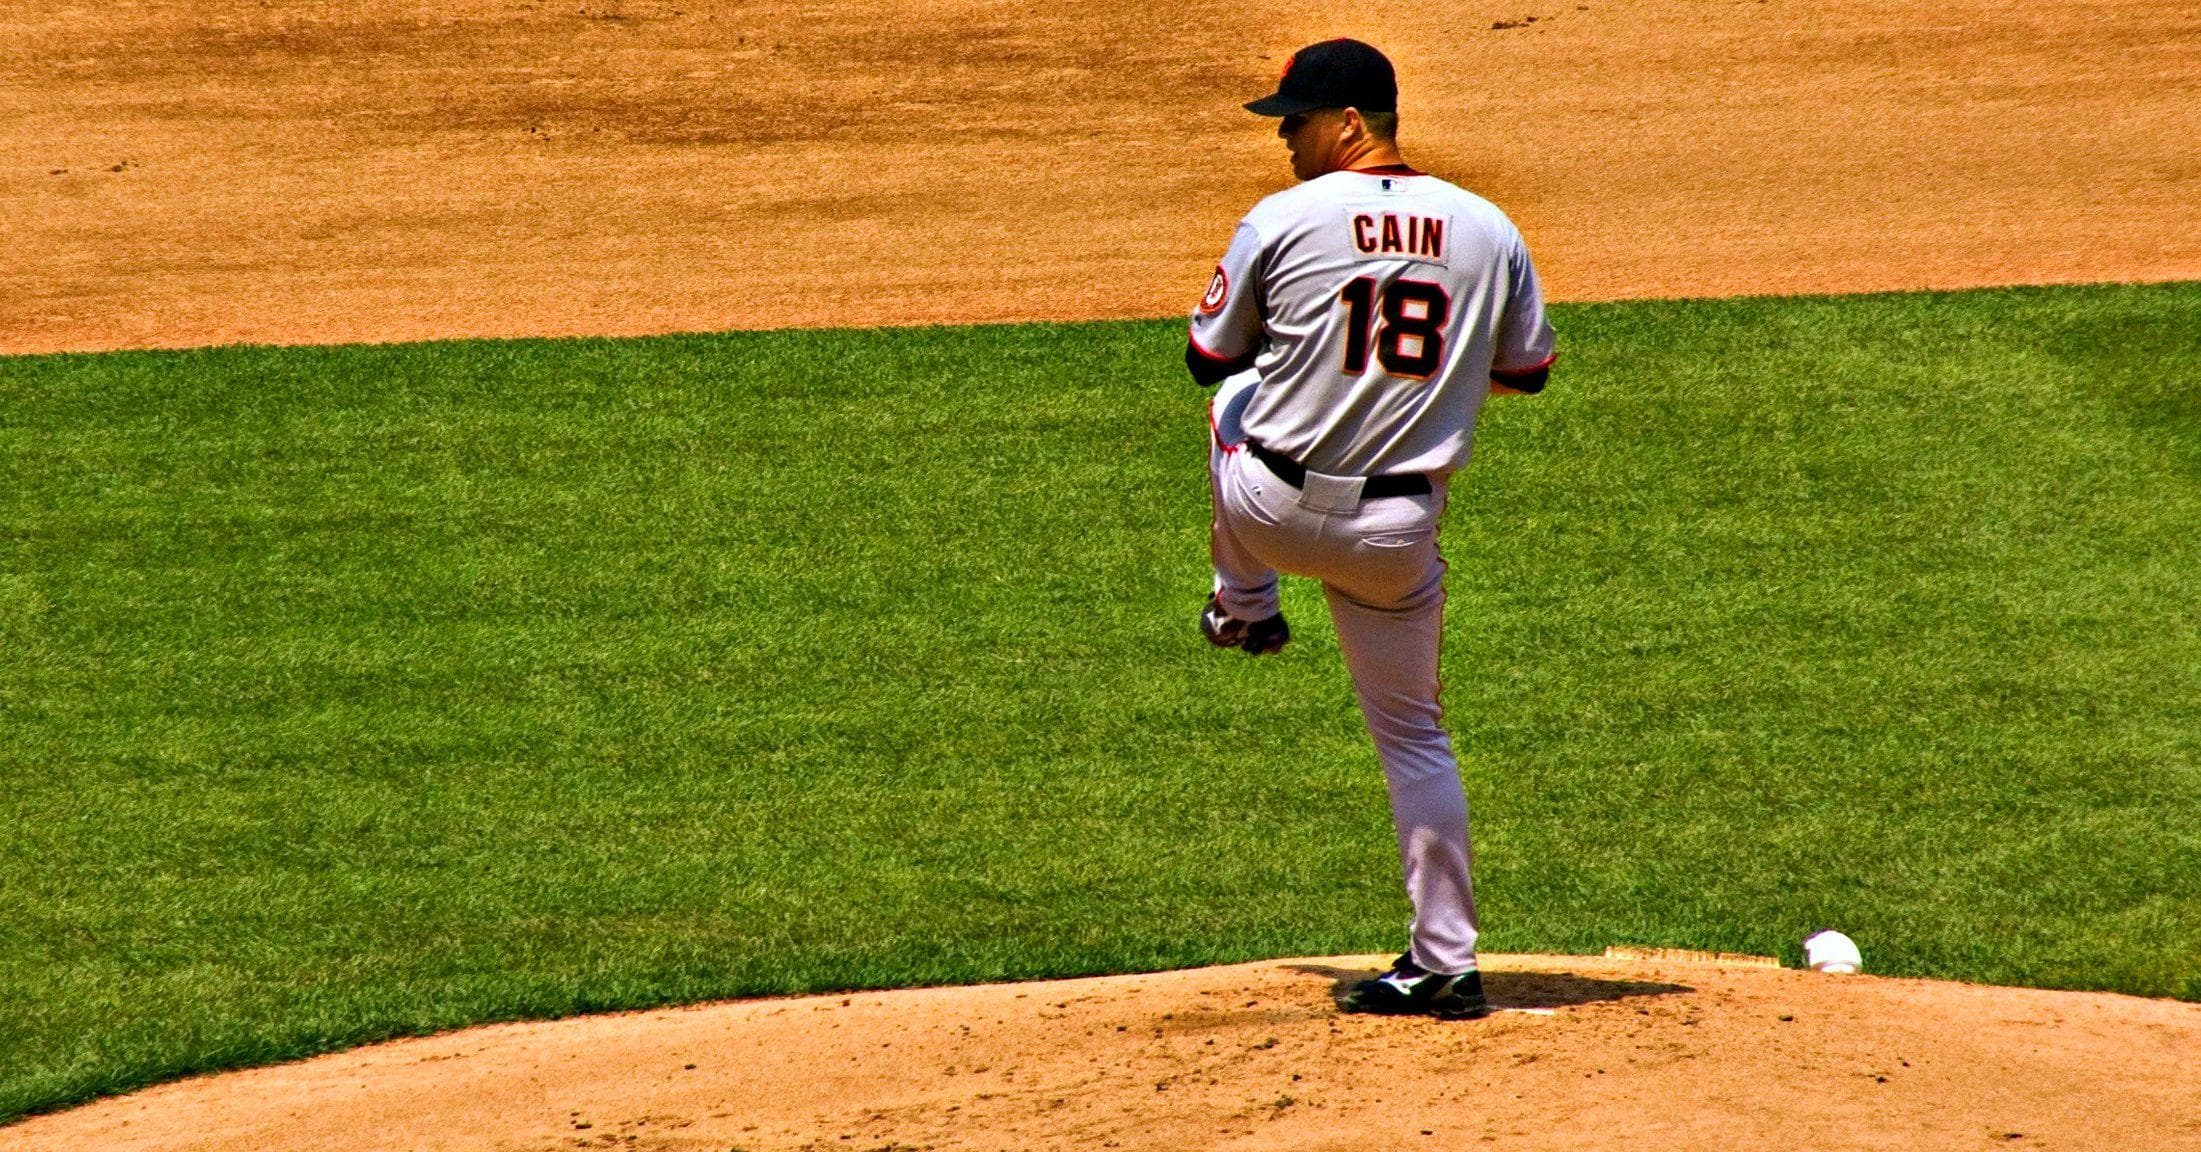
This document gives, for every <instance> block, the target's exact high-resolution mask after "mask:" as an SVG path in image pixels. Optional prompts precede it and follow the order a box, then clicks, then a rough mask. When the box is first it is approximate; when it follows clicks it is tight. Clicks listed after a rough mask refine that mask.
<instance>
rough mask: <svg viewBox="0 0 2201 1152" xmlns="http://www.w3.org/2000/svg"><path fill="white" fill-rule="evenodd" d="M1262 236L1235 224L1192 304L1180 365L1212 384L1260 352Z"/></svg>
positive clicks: (1240, 369)
mask: <svg viewBox="0 0 2201 1152" xmlns="http://www.w3.org/2000/svg"><path fill="white" fill-rule="evenodd" d="M1260 261H1261V237H1260V234H1259V233H1257V232H1255V231H1254V230H1253V226H1252V225H1250V224H1240V225H1239V226H1238V233H1237V235H1235V236H1232V237H1231V240H1230V249H1229V250H1228V251H1226V252H1224V253H1223V259H1222V261H1221V262H1220V263H1218V264H1217V265H1216V266H1215V275H1214V277H1213V278H1211V279H1210V280H1209V281H1208V289H1207V294H1206V295H1204V296H1202V297H1201V298H1200V305H1199V307H1197V308H1195V309H1193V310H1192V329H1191V331H1190V332H1189V333H1188V334H1187V335H1186V338H1185V368H1186V370H1188V371H1190V372H1191V373H1192V378H1193V379H1194V380H1197V381H1199V382H1200V384H1201V385H1203V386H1209V387H1212V386H1213V385H1216V384H1220V383H1222V382H1223V381H1224V380H1225V379H1227V378H1229V377H1231V376H1235V375H1237V374H1238V373H1240V372H1243V371H1245V370H1246V369H1248V368H1251V367H1253V361H1254V358H1255V357H1256V356H1259V355H1260V354H1261V342H1262V332H1261V285H1260V273H1259V266H1260Z"/></svg>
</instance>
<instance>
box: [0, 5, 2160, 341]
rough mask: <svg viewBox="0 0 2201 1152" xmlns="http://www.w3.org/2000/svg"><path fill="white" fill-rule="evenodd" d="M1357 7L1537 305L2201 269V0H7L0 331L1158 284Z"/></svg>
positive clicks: (501, 330)
mask: <svg viewBox="0 0 2201 1152" xmlns="http://www.w3.org/2000/svg"><path fill="white" fill-rule="evenodd" d="M1326 12H1327V13H1335V14H1325V13H1326ZM1340 34H1352V35H1359V36H1362V37H1364V38H1367V39H1370V40H1373V41H1374V42H1376V43H1378V44H1380V45H1383V46H1385V47H1386V48H1388V49H1389V50H1390V51H1391V52H1392V53H1393V54H1394V55H1395V56H1396V57H1397V59H1398V61H1399V65H1400V71H1401V78H1402V84H1403V87H1404V109H1405V128H1404V143H1405V145H1406V150H1407V155H1408V157H1409V158H1410V159H1412V160H1414V161H1415V162H1417V163H1419V164H1420V165H1422V166H1423V167H1425V168H1428V169H1430V170H1432V171H1434V172H1437V173H1440V174H1443V175H1446V176H1449V177H1452V178H1453V179H1455V180H1457V181H1459V182H1460V183H1463V184H1465V185H1466V186H1468V187H1470V188H1472V189H1475V190H1476V191H1479V192H1482V193H1484V194H1485V195H1487V196H1489V197H1490V198H1492V199H1493V200H1495V201H1496V202H1497V203H1498V204H1499V205H1501V206H1502V207H1504V208H1505V209H1507V210H1508V211H1509V212H1510V213H1512V214H1513V216H1514V217H1515V219H1516V220H1518V221H1519V222H1520V223H1521V225H1522V227H1523V230H1524V231H1525V232H1526V234H1527V235H1528V237H1529V241H1530V243H1531V245H1532V246H1533V248H1534V250H1535V251H1536V253H1537V258H1538V263H1539V265H1540V266H1541V268H1542V270H1543V272H1544V275H1545V278H1546V283H1547V292H1548V293H1549V294H1550V295H1551V296H1552V297H1554V298H1556V299H1561V300H1590V299H1605V298H1615V297H1643V296H1689V295H1731V294H1742V293H1796V292H1852V291H1864V290H1878V289H1905V288H1925V287H1941V288H1953V287H1971V286H1980V285H1991V284H2004V283H2047V282H2075V281H2102V280H2174V279H2192V278H2201V228H2196V227H2195V226H2194V221H2195V220H2196V219H2201V152H2197V151H2196V150H2195V148H2194V147H2193V141H2194V140H2196V139H2201V8H2197V7H2195V6H2194V5H2191V4H2181V3H2177V2H2175V0H2028V2H2024V3H2014V2H2011V0H1935V2H1932V3H1928V2H1924V0H1855V2H1850V3H1824V2H1822V3H1792V2H1787V0H1783V2H1780V3H1771V2H1768V0H1466V2H1452V0H1391V2H1388V3H1385V4H1381V5H1369V6H1364V8H1363V9H1360V10H1352V11H1349V12H1348V11H1346V10H1342V9H1327V10H1326V9H1323V8H1322V7H1320V6H1315V5H1305V4H1283V3H1276V2H1274V0H1254V2H1245V3H1240V2H1230V3H1224V2H1217V0H1180V2H1173V3H1168V4H1146V5H1138V4H1130V3H1124V2H1122V0H1099V2H1094V0H1083V2H1066V3H1052V4H1045V5H1039V4H1030V3H1022V2H1017V3H997V2H988V0H927V2H925V3H900V2H894V0H835V2H833V3H819V4H802V5H798V4H789V3H707V2H704V0H560V2H555V3H553V2H550V0H544V2H542V3H534V2H511V0H504V2H496V0H434V2H432V3H403V2H393V0H380V2H375V3H362V4H350V3H347V4H336V3H329V2H325V0H299V2H283V3H266V2H262V0H249V2H238V0H229V2H210V0H143V2H138V3H130V4H113V5H89V4H71V3H59V2H55V0H0V158H4V159H5V163H4V164H0V220H5V221H6V227H5V233H6V241H7V243H6V245H5V247H4V248H0V353H4V352H33V351H52V350H61V349H95V348H119V347H140V346H184V345H197V344H207V343H227V342H235V341H249V342H272V343H330V342H346V341H387V340H415V339H423V338H430V337H446V336H468V335H486V336H535V335H570V334H606V335H625V334H640V333H652V332H664V331H672V330H695V329H710V330H716V329H727V328H767V327H779V326H789V325H803V326H818V325H828V326H839V325H853V326H868V325H879V324H907V323H935V322H938V323H960V322H966V321H977V320H1028V319H1089V318H1105V317H1125V316H1156V315H1169V314H1176V313H1180V312H1184V311H1186V310H1188V309H1189V308H1190V306H1191V304H1192V302H1193V301H1194V300H1195V299H1196V298H1197V297H1198V296H1199V293H1200V291H1201V289H1202V288H1203V287H1204V286H1205V284H1206V280H1207V273H1208V270H1209V268H1210V267H1211V265H1212V263H1213V261H1214V259H1215V258H1216V256H1217V254H1219V253H1220V252H1221V250H1222V247H1223V245H1224V244H1225V242H1227V241H1228V239H1229V237H1230V231H1231V227H1232V224H1233V223H1234V221H1235V220H1236V218H1237V215H1238V214H1239V213H1240V212H1242V211H1243V210H1244V208H1245V207H1246V206H1247V205H1248V204H1250V203H1251V202H1252V201H1253V200H1254V199H1255V198H1256V197H1258V196H1259V195H1261V194H1263V193H1265V192H1268V191H1273V190H1275V189H1277V188H1279V187H1282V186H1283V185H1284V184H1285V183H1286V182H1288V180H1289V174H1288V171H1287V168H1286V165H1285V163H1284V156H1283V150H1282V147H1281V146H1280V145H1279V143H1278V142H1277V141H1276V140H1274V139H1272V138H1270V137H1269V136H1268V131H1269V129H1268V127H1267V125H1266V123H1265V122H1263V121H1259V120H1256V119H1255V118H1253V117H1251V116H1249V115H1247V114H1246V113H1244V112H1242V111H1240V110H1239V109H1238V103H1239V102H1240V101H1242V100H1245V99H1249V98H1251V97H1253V96H1255V95H1259V94H1261V93H1263V92H1266V91H1268V90H1269V87H1270V85H1271V84H1272V83H1273V80H1274V78H1275V76H1276V73H1277V71H1278V70H1279V68H1280V67H1281V64H1282V62H1283V60H1284V58H1285V56H1286V55H1287V54H1288V52H1289V51H1290V49H1292V48H1293V47H1296V46H1297V45H1299V44H1302V43H1306V42H1308V41H1310V40H1313V39H1317V38H1320V37H1323V36H1328V35H1340Z"/></svg>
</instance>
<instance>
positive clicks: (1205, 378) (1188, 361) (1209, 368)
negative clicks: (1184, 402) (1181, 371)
mask: <svg viewBox="0 0 2201 1152" xmlns="http://www.w3.org/2000/svg"><path fill="white" fill-rule="evenodd" d="M1257 355H1259V353H1257V352H1248V353H1246V354H1245V355H1243V356H1240V357H1238V358H1237V359H1235V360H1217V359H1215V358H1214V357H1212V356H1209V355H1208V354H1207V353H1205V352H1202V351H1200V346H1199V345H1198V344H1195V343H1193V342H1192V341H1190V340H1186V341H1185V368H1186V369H1187V370H1189V371H1190V372H1191V373H1192V378H1193V379H1194V380H1197V381H1199V383H1200V386H1201V387H1203V388H1213V387H1214V386H1216V385H1217V384H1220V383H1222V382H1223V381H1225V380H1228V379H1230V378H1231V377H1233V376H1236V375H1237V374H1239V373H1240V372H1243V371H1245V370H1246V369H1248V368H1251V367H1253V361H1254V358H1255V357H1256V356H1257Z"/></svg>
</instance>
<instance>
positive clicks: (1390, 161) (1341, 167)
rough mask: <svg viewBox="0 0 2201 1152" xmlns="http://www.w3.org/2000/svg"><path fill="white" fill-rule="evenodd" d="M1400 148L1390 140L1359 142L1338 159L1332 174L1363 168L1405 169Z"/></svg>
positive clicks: (1331, 169)
mask: <svg viewBox="0 0 2201 1152" xmlns="http://www.w3.org/2000/svg"><path fill="white" fill-rule="evenodd" d="M1405 166H1406V160H1405V158H1403V157H1401V156H1400V155H1399V146H1398V145H1397V144H1394V143H1392V142H1390V141H1388V140H1367V141H1362V142H1358V143H1356V144H1355V145H1353V146H1352V147H1350V148H1348V149H1347V150H1346V151H1344V152H1343V153H1341V154H1340V155H1339V156H1338V157H1337V161H1336V163H1335V164H1334V165H1333V166H1332V167H1331V168H1330V171H1332V172H1357V171H1359V170H1360V169H1363V168H1404V167H1405Z"/></svg>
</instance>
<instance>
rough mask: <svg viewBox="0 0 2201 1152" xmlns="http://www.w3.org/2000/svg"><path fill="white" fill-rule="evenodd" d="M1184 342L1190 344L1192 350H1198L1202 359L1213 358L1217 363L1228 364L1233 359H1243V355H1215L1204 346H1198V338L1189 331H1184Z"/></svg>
mask: <svg viewBox="0 0 2201 1152" xmlns="http://www.w3.org/2000/svg"><path fill="white" fill-rule="evenodd" d="M1185 343H1187V344H1190V345H1192V350H1193V351H1195V352H1198V353H1199V354H1200V357H1201V358H1202V359H1205V360H1213V361H1215V362H1216V363H1217V364H1230V363H1233V362H1235V361H1238V360H1242V359H1244V357H1242V356H1217V355H1216V354H1215V353H1213V352H1210V351H1208V350H1207V349H1205V348H1202V347H1201V346H1200V338H1199V337H1198V336H1195V335H1193V334H1192V333H1190V332H1187V333H1185Z"/></svg>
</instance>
